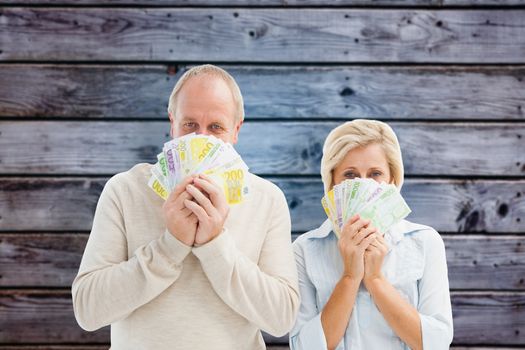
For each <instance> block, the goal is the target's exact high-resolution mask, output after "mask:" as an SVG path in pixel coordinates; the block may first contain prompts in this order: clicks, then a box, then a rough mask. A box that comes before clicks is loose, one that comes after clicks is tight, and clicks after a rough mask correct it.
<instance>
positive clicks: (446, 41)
mask: <svg viewBox="0 0 525 350" xmlns="http://www.w3.org/2000/svg"><path fill="white" fill-rule="evenodd" d="M0 17H1V18H2V21H1V22H0V43H1V44H0V61H6V60H17V61H41V60H45V61H100V60H105V61H119V62H122V61H190V62H192V61H193V62H214V61H215V62H217V61H220V62H248V61H249V62H425V63H432V62H446V63H454V62H457V63H524V62H525V59H524V57H525V22H524V21H523V18H525V10H522V9H515V10H508V11H507V10H471V11H453V10H443V11H432V10H405V9H403V10H365V9H352V10H350V9H349V10H344V11H341V10H339V9H323V10H319V9H294V10H293V11H290V10H287V9H235V8H233V9H229V8H227V9H195V8H183V9H166V8H145V9H143V8H141V9H129V8H112V9H110V10H109V9H103V8H80V9H78V8H30V7H23V8H15V7H9V8H3V9H0Z"/></svg>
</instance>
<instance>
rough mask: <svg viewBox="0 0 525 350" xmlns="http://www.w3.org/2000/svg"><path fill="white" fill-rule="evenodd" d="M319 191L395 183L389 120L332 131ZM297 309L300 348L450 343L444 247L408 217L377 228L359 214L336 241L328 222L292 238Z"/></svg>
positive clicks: (399, 175) (396, 153) (396, 154)
mask: <svg viewBox="0 0 525 350" xmlns="http://www.w3.org/2000/svg"><path fill="white" fill-rule="evenodd" d="M321 176H322V180H323V183H324V189H325V192H328V191H329V190H330V189H331V188H332V187H333V186H334V185H337V184H339V183H341V182H342V181H344V180H346V179H353V178H357V177H360V178H371V179H374V180H376V181H378V182H383V181H384V182H386V183H393V184H395V185H396V186H397V188H398V189H401V186H402V183H403V162H402V158H401V150H400V148H399V143H398V141H397V137H396V135H395V134H394V132H393V130H392V129H391V128H390V127H389V126H388V125H387V124H385V123H382V122H379V121H374V120H354V121H352V122H347V123H344V124H343V125H340V126H339V127H337V128H335V129H334V130H332V132H331V133H330V134H329V135H328V137H327V139H326V141H325V144H324V147H323V158H322V161H321ZM294 251H295V256H296V262H297V267H298V272H299V287H300V292H301V298H302V302H301V307H300V309H299V315H298V318H297V321H296V324H295V326H294V328H293V329H292V331H291V332H290V347H291V349H292V350H299V349H315V350H319V349H363V350H375V349H378V350H384V349H385V350H386V349H407V348H408V347H409V348H411V349H425V350H429V349H448V348H449V345H450V343H451V342H452V334H453V330H452V311H451V305H450V295H449V288H448V277H447V264H446V257H445V247H444V244H443V240H442V239H441V237H440V236H439V234H438V233H437V232H436V231H435V230H434V229H432V228H431V227H428V226H423V225H418V224H414V223H411V222H409V221H406V220H403V221H402V222H400V223H398V224H396V225H394V226H393V227H392V228H391V229H390V230H389V231H388V232H378V231H377V229H376V228H375V227H373V226H372V225H371V224H370V221H368V220H364V219H361V218H360V217H359V216H358V215H356V216H354V217H352V218H351V219H350V220H348V222H347V223H346V224H345V225H344V226H343V230H342V233H341V237H340V239H339V240H338V239H337V237H336V235H335V234H334V232H333V231H332V226H331V222H330V220H326V221H325V222H324V223H323V224H322V225H321V226H320V227H319V228H317V229H315V230H312V231H310V232H307V233H305V234H304V235H302V236H301V237H299V238H298V239H297V240H296V241H295V242H294Z"/></svg>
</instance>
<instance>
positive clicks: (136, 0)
mask: <svg viewBox="0 0 525 350" xmlns="http://www.w3.org/2000/svg"><path fill="white" fill-rule="evenodd" d="M3 3H4V4H10V5H47V4H49V5H55V6H57V5H66V6H75V5H82V6H86V5H92V6H101V7H102V6H108V5H109V6H111V5H119V6H124V5H127V6H203V7H214V6H243V7H246V6H249V7H266V6H272V7H308V6H323V7H326V8H331V7H342V6H366V7H382V6H389V7H390V6H429V7H438V8H440V7H448V6H471V7H477V6H500V7H505V6H516V5H523V0H441V1H439V0H374V1H370V0H332V1H323V0H249V1H245V0H215V1H211V0H153V1H149V0H4V1H3Z"/></svg>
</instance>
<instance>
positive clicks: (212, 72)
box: [168, 64, 244, 123]
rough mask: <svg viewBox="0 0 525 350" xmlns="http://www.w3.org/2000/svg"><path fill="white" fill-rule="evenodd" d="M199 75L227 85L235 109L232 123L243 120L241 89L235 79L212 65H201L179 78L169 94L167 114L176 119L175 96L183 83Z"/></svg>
mask: <svg viewBox="0 0 525 350" xmlns="http://www.w3.org/2000/svg"><path fill="white" fill-rule="evenodd" d="M200 75H208V76H212V77H219V78H221V79H222V80H223V81H224V82H225V83H226V84H227V85H228V87H229V88H230V91H231V93H232V97H233V101H234V103H235V107H236V113H235V116H234V121H235V123H237V122H239V121H242V120H244V102H243V98H242V94H241V89H239V85H237V82H236V81H235V79H234V78H233V77H232V76H231V75H230V74H229V73H228V72H226V71H225V70H224V69H222V68H219V67H217V66H214V65H212V64H203V65H200V66H196V67H193V68H191V69H190V70H188V71H186V72H185V73H184V74H183V75H182V76H181V77H180V79H179V80H178V81H177V84H175V87H174V88H173V91H172V93H171V96H170V99H169V103H168V113H170V114H171V115H172V117H173V118H176V117H177V96H178V94H179V92H180V90H181V89H182V86H184V83H185V82H187V81H188V80H189V79H191V78H192V77H196V76H200Z"/></svg>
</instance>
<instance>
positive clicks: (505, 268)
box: [0, 233, 525, 291]
mask: <svg viewBox="0 0 525 350" xmlns="http://www.w3.org/2000/svg"><path fill="white" fill-rule="evenodd" d="M296 236H297V235H294V238H295V237H296ZM87 239H88V234H79V233H18V234H17V233H4V234H0V286H1V287H6V288H9V287H53V288H59V287H65V288H67V287H69V286H71V283H72V282H73V279H74V278H75V275H76V273H77V271H78V266H79V265H80V259H81V258H82V253H83V251H84V247H85V245H86V242H87ZM444 240H445V246H446V249H447V261H448V268H449V279H450V288H451V289H454V290H458V289H459V290H465V289H475V290H495V289H504V290H522V291H524V290H525V237H523V236H496V235H490V236H485V235H479V234H468V235H452V236H450V235H447V236H445V237H444Z"/></svg>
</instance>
